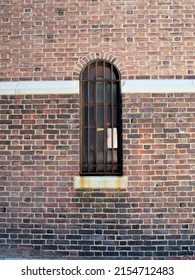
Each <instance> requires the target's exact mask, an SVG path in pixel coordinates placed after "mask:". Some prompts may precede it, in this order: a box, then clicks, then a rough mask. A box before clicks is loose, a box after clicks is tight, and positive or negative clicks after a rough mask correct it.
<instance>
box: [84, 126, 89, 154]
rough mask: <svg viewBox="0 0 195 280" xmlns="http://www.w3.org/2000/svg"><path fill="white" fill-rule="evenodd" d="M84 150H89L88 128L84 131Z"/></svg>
mask: <svg viewBox="0 0 195 280" xmlns="http://www.w3.org/2000/svg"><path fill="white" fill-rule="evenodd" d="M83 140H84V149H85V150H86V149H87V148H88V144H89V143H88V128H85V130H84V139H83Z"/></svg>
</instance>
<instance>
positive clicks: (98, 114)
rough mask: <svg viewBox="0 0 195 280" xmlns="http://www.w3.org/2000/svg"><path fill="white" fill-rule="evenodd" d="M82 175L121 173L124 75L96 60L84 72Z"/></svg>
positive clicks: (82, 77)
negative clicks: (122, 87)
mask: <svg viewBox="0 0 195 280" xmlns="http://www.w3.org/2000/svg"><path fill="white" fill-rule="evenodd" d="M80 82H81V157H80V158H81V162H80V173H81V175H121V174H122V155H121V94H120V75H119V72H118V70H117V69H116V67H115V66H114V65H112V64H110V63H108V62H107V61H101V60H96V61H93V62H92V63H90V64H88V65H87V66H86V67H85V68H84V70H83V71H82V73H81V79H80Z"/></svg>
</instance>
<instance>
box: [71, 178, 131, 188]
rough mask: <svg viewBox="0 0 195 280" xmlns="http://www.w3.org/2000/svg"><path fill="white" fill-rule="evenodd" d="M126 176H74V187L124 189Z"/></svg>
mask: <svg viewBox="0 0 195 280" xmlns="http://www.w3.org/2000/svg"><path fill="white" fill-rule="evenodd" d="M127 183H128V180H127V176H76V177H74V188H75V189H118V190H121V189H126V188H127Z"/></svg>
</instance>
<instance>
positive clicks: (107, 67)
mask: <svg viewBox="0 0 195 280" xmlns="http://www.w3.org/2000/svg"><path fill="white" fill-rule="evenodd" d="M111 79H112V73H111V64H110V63H108V62H105V80H111Z"/></svg>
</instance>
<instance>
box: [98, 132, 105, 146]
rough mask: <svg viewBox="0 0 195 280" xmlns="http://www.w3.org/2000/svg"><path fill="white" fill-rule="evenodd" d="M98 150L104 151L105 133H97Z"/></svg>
mask: <svg viewBox="0 0 195 280" xmlns="http://www.w3.org/2000/svg"><path fill="white" fill-rule="evenodd" d="M97 148H98V150H103V149H104V131H97Z"/></svg>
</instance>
